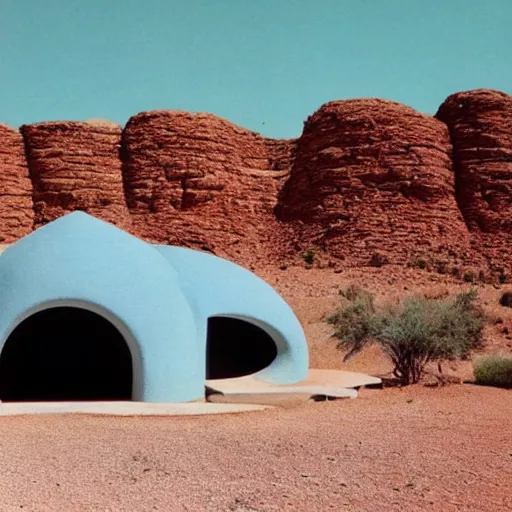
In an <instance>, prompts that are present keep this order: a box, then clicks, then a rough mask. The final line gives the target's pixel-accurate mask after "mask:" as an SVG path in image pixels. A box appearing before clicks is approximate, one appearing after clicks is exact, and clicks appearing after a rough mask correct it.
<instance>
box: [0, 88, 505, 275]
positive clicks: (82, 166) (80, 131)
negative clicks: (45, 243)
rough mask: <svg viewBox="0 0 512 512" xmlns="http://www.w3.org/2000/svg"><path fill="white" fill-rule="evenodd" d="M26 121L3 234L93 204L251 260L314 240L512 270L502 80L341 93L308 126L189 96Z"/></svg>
mask: <svg viewBox="0 0 512 512" xmlns="http://www.w3.org/2000/svg"><path fill="white" fill-rule="evenodd" d="M20 131H21V133H19V132H17V131H15V130H13V129H11V128H8V127H5V126H0V175H1V178H2V179H1V180H0V222H1V223H0V243H1V242H7V243H9V242H12V241H14V240H16V239H18V238H19V237H21V236H23V235H25V234H27V233H28V232H29V231H30V230H32V229H33V228H35V227H38V226H40V225H42V224H45V223H47V222H49V221H51V220H54V219H56V218H58V217H60V216H61V215H63V214H65V213H67V212H71V211H74V210H83V211H86V212H88V213H90V214H92V215H95V216H96V217H99V218H101V219H104V220H106V221H109V222H112V223H114V224H116V225H118V226H120V227H122V228H124V229H127V230H128V231H130V232H132V233H134V234H136V235H139V236H141V237H142V238H144V239H146V240H148V241H151V242H157V243H164V244H178V245H183V246H187V247H192V248H196V249H203V250H208V251H211V252H214V253H215V254H218V255H220V256H225V257H228V258H230V259H232V260H234V261H236V262H239V263H242V264H244V265H258V264H266V263H271V264H275V263H277V262H279V264H284V263H288V262H291V261H300V256H301V254H302V253H303V251H306V250H307V249H310V248H311V249H313V250H315V251H316V254H325V257H326V258H328V259H336V260H337V261H338V263H339V262H341V261H343V262H344V263H343V265H347V266H350V265H366V264H369V263H372V264H380V263H382V262H385V261H388V262H390V263H397V264H409V263H414V262H415V261H416V262H418V261H419V260H420V259H421V260H424V261H425V262H427V263H428V264H431V266H432V267H433V268H435V267H436V266H438V268H444V269H446V270H448V269H450V267H451V268H452V269H453V268H454V267H468V266H473V267H476V268H484V267H490V268H492V269H494V270H497V269H498V268H500V267H502V268H504V269H505V270H506V273H508V274H510V273H511V272H512V260H511V259H510V257H509V252H510V250H511V249H512V97H511V96H510V95H507V94H505V93H502V92H499V91H491V90H475V91H467V92H461V93H457V94H454V95H452V96H450V97H448V98H447V100H446V101H445V102H444V103H443V105H442V106H441V107H440V108H439V111H438V113H437V114H436V116H434V117H432V116H428V115H423V114H420V113H419V112H417V111H415V110H413V109H411V108H409V107H406V106H403V105H400V104H398V103H395V102H391V101H385V100H379V99H360V100H343V101H334V102H330V103H327V104H325V105H323V106H322V107H321V108H320V109H319V110H318V111H317V112H315V113H314V114H313V115H311V116H310V117H309V118H308V119H307V121H306V123H305V126H304V130H303V133H302V135H301V136H300V137H299V138H298V139H296V140H274V139H268V138H265V137H262V136H260V135H259V134H257V133H255V132H251V131H249V130H245V129H243V128H240V127H238V126H235V125H233V124H232V123H230V122H228V121H226V120H224V119H221V118H219V117H217V116H214V115H211V114H190V113H186V112H180V111H152V112H143V113H140V114H137V115H135V116H133V117H132V118H131V119H130V120H129V122H128V123H127V125H126V127H125V128H124V129H123V130H121V128H120V127H119V126H118V125H115V124H113V123H110V122H106V121H104V120H101V119H99V120H90V121H87V122H71V121H70V122H64V121H62V122H47V123H38V124H33V125H25V126H22V127H21V129H20ZM324 251H325V253H324ZM320 259H322V258H320Z"/></svg>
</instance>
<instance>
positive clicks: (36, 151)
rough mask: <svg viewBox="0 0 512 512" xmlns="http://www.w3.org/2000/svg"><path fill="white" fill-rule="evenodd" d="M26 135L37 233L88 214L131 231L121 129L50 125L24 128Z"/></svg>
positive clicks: (106, 125)
mask: <svg viewBox="0 0 512 512" xmlns="http://www.w3.org/2000/svg"><path fill="white" fill-rule="evenodd" d="M21 132H22V134H23V137H24V139H25V145H26V153H27V160H28V166H29V168H30V174H31V176H32V180H33V199H34V212H35V227H38V226H39V225H42V224H45V223H47V222H50V221H52V220H54V219H56V218H58V217H60V216H62V215H64V214H65V213H68V212H71V211H74V210H83V211H85V212H87V213H90V214H91V215H94V216H96V217H98V218H100V219H103V220H106V221H109V222H112V223H113V224H116V225H118V226H119V227H122V228H124V229H130V224H131V219H130V217H129V214H128V209H127V207H126V201H125V197H124V190H123V183H122V174H121V160H120V158H119V145H120V140H121V128H120V127H119V126H117V125H115V124H107V123H98V122H90V123H87V122H85V123H79V122H48V123H38V124H33V125H25V126H22V127H21Z"/></svg>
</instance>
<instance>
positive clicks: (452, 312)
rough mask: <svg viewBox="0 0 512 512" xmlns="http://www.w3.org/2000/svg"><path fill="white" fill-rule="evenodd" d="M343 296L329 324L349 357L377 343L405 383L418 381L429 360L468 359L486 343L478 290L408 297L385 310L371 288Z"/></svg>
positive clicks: (346, 356) (339, 346) (347, 357)
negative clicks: (437, 297)
mask: <svg viewBox="0 0 512 512" xmlns="http://www.w3.org/2000/svg"><path fill="white" fill-rule="evenodd" d="M340 295H341V296H342V297H343V300H342V304H341V306H340V307H339V308H338V310H337V311H336V312H335V313H334V314H333V315H331V316H330V317H329V318H328V322H329V323H330V324H331V325H333V326H334V333H333V336H334V337H336V338H337V339H338V340H339V341H338V348H339V349H341V350H345V351H347V353H346V355H345V357H344V360H347V359H349V358H350V357H352V356H353V355H354V354H356V353H358V352H359V351H360V350H361V349H362V348H363V347H364V346H366V345H368V344H369V343H372V342H376V343H378V344H379V345H380V346H381V347H382V349H383V351H384V352H385V353H386V354H387V355H388V357H389V358H390V359H391V361H392V363H393V374H394V375H395V376H396V377H397V378H398V379H399V380H400V382H401V383H402V384H403V385H407V384H412V383H416V382H418V381H419V379H420V378H421V376H422V374H423V372H424V369H425V365H426V364H427V363H428V362H429V361H433V360H440V359H449V358H455V357H465V356H467V354H468V352H469V350H470V349H471V348H473V347H475V346H477V345H478V344H479V343H480V341H481V336H482V329H483V326H484V315H483V312H482V311H481V309H480V308H479V307H478V306H477V305H476V299H477V294H476V292H475V291H474V290H471V291H470V292H466V293H461V294H459V295H457V296H456V297H447V298H444V299H428V298H425V297H412V298H407V299H405V300H403V301H402V303H400V304H398V305H388V306H387V307H385V308H384V309H383V310H382V311H377V309H376V308H375V303H374V298H373V295H371V294H370V293H369V292H367V291H363V290H358V289H357V288H354V287H351V288H349V289H348V290H346V291H343V292H340Z"/></svg>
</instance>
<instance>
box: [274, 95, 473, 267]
mask: <svg viewBox="0 0 512 512" xmlns="http://www.w3.org/2000/svg"><path fill="white" fill-rule="evenodd" d="M450 150H451V145H450V139H449V135H448V130H447V127H446V125H444V124H443V123H442V122H440V121H438V120H436V119H434V118H432V117H430V116H426V115H423V114H420V113H418V112H416V111H415V110H413V109H411V108H408V107H405V106H403V105H400V104H398V103H394V102H391V101H384V100H378V99H368V100H347V101H336V102H331V103H327V104H325V105H324V106H322V107H321V108H320V109H319V110H318V111H317V112H315V113H314V114H313V115H312V116H311V117H310V118H309V119H308V120H307V122H306V124H305V127H304V132H303V134H302V137H301V138H300V139H299V141H298V145H297V154H296V158H295V160H294V163H293V166H292V169H291V175H290V178H289V180H288V181H287V183H286V185H285V186H284V188H283V190H282V193H281V196H280V202H279V207H278V209H277V215H278V218H279V219H280V220H282V221H285V222H294V223H295V224H296V229H295V232H296V234H297V236H298V237H299V244H300V245H301V246H302V248H305V247H306V246H308V245H312V246H318V245H319V246H321V247H323V248H325V250H326V251H327V252H328V253H329V254H331V255H334V256H341V257H343V258H345V259H346V260H349V261H354V262H355V263H356V264H365V263H368V262H369V261H370V260H371V259H372V258H376V257H377V258H378V257H380V258H384V259H386V260H388V261H391V262H395V263H406V262H410V261H411V260H413V259H414V258H423V257H424V255H428V256H429V257H432V258H435V259H438V260H439V264H441V263H442V262H443V261H446V260H450V259H451V260H453V259H454V258H455V259H456V258H462V257H464V256H465V255H466V254H467V253H468V250H469V234H468V232H467V229H466V226H465V224H464V222H463V219H462V216H461V214H460V212H459V209H458V207H457V203H456V201H455V196H454V174H453V170H452V164H451V159H450Z"/></svg>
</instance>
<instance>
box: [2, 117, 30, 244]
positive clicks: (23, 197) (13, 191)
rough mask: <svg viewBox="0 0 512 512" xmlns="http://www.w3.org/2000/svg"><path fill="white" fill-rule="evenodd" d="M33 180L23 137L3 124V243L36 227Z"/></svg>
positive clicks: (15, 238)
mask: <svg viewBox="0 0 512 512" xmlns="http://www.w3.org/2000/svg"><path fill="white" fill-rule="evenodd" d="M33 224H34V210H33V205H32V182H31V180H30V176H29V172H28V168H27V162H26V160H25V147H24V145H23V138H22V136H21V134H20V133H19V132H18V130H14V129H12V128H10V127H8V126H5V125H3V124H0V243H11V242H15V241H16V240H17V239H18V238H21V237H23V236H25V235H27V234H29V233H30V232H31V231H32V229H33Z"/></svg>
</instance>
